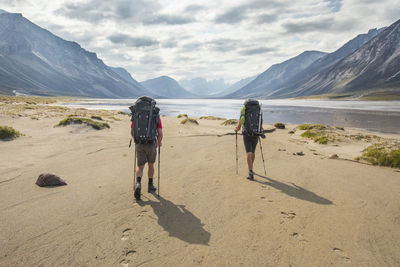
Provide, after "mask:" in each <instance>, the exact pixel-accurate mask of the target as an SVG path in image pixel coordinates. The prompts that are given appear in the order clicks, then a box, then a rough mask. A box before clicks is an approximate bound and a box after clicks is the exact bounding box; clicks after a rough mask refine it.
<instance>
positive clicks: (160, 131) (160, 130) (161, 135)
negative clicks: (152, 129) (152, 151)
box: [157, 128, 163, 147]
mask: <svg viewBox="0 0 400 267" xmlns="http://www.w3.org/2000/svg"><path fill="white" fill-rule="evenodd" d="M157 133H158V135H157V145H158V146H159V147H161V145H162V143H161V141H162V139H163V131H162V128H157Z"/></svg>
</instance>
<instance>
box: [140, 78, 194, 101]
mask: <svg viewBox="0 0 400 267" xmlns="http://www.w3.org/2000/svg"><path fill="white" fill-rule="evenodd" d="M141 85H142V86H143V87H145V88H146V89H147V91H148V92H149V93H150V95H158V96H161V97H165V98H196V95H194V94H192V93H191V92H189V91H186V90H185V89H184V88H183V87H182V86H180V85H179V83H178V82H177V81H176V80H174V79H172V78H171V77H168V76H161V77H157V78H154V79H150V80H147V81H143V82H141Z"/></svg>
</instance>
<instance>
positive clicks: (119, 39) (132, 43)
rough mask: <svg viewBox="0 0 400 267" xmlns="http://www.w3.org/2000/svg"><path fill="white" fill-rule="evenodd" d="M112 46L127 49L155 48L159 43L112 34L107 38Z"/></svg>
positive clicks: (142, 38) (149, 39) (144, 38)
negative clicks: (121, 45)
mask: <svg viewBox="0 0 400 267" xmlns="http://www.w3.org/2000/svg"><path fill="white" fill-rule="evenodd" d="M108 40H110V41H111V42H112V43H114V44H124V45H126V46H129V47H146V46H155V45H158V44H159V42H158V41H157V40H154V39H152V38H150V37H132V36H129V35H126V34H120V33H118V34H113V35H110V36H109V37H108Z"/></svg>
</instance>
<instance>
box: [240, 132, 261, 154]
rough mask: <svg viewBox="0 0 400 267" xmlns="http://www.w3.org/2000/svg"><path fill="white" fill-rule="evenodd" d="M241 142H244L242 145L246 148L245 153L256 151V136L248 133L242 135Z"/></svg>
mask: <svg viewBox="0 0 400 267" xmlns="http://www.w3.org/2000/svg"><path fill="white" fill-rule="evenodd" d="M243 142H244V147H245V149H246V153H249V152H252V153H254V152H255V151H256V147H257V143H258V136H257V135H255V136H249V135H245V134H244V135H243Z"/></svg>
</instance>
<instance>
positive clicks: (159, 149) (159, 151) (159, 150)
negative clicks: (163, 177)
mask: <svg viewBox="0 0 400 267" xmlns="http://www.w3.org/2000/svg"><path fill="white" fill-rule="evenodd" d="M160 156H161V148H160V146H158V194H157V197H158V199H160Z"/></svg>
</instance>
